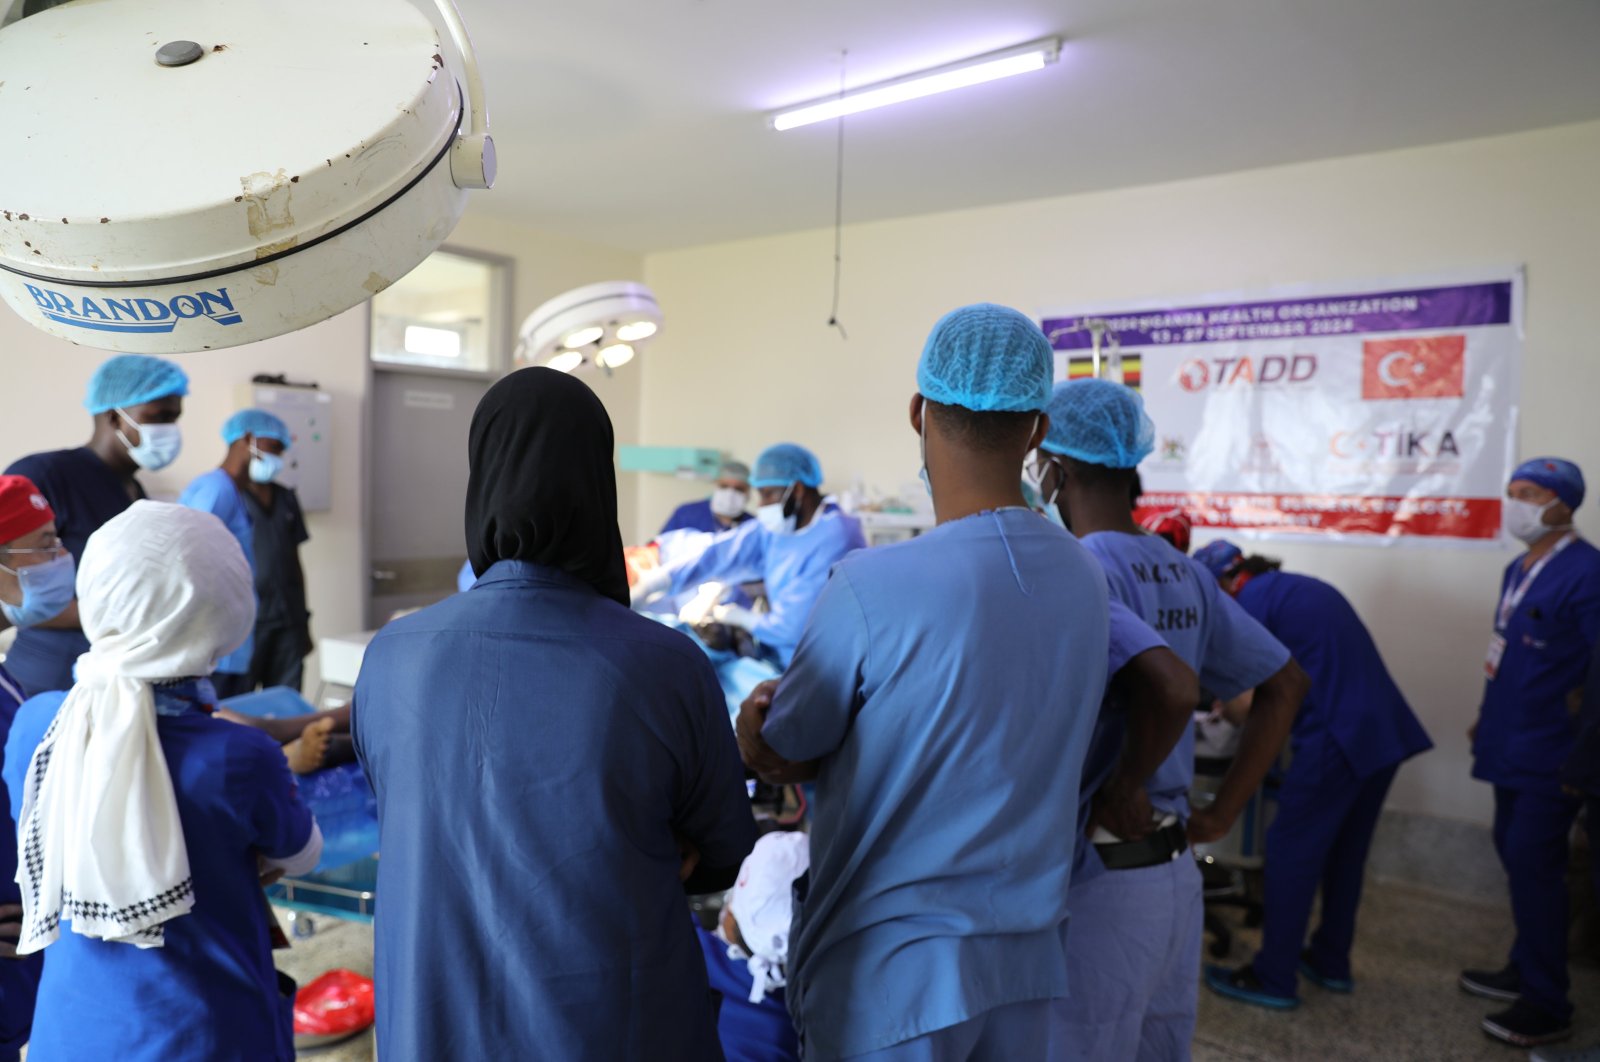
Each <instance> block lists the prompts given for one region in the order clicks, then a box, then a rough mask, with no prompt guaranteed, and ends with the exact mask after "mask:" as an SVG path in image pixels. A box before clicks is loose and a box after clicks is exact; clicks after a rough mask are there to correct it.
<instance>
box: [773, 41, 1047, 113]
mask: <svg viewBox="0 0 1600 1062" xmlns="http://www.w3.org/2000/svg"><path fill="white" fill-rule="evenodd" d="M1060 54H1061V41H1060V40H1059V39H1057V38H1054V37H1052V38H1050V39H1048V40H1042V41H1034V42H1033V43H1032V44H1024V45H1020V46H1018V47H1016V48H1007V49H1006V50H1004V51H1000V52H990V53H989V54H987V55H980V56H977V57H975V58H972V59H963V60H962V61H960V62H958V63H950V64H948V65H946V66H940V67H935V68H934V69H932V70H924V71H922V72H921V73H918V74H908V75H907V76H905V77H900V78H895V79H894V80H892V81H881V82H879V83H878V84H876V85H868V86H866V87H864V88H858V89H852V90H851V91H849V92H845V93H842V94H840V95H838V96H835V97H833V98H831V99H824V100H817V101H815V102H813V103H807V104H802V105H801V106H799V107H789V108H786V109H784V110H781V111H777V112H775V113H773V114H772V115H770V116H769V118H768V121H770V122H771V124H772V128H774V129H776V130H778V131H779V132H783V131H784V130H786V129H798V128H799V127H800V126H803V125H812V124H814V123H816V122H825V121H827V120H828V119H830V118H842V117H843V116H845V115H847V114H859V113H860V112H862V111H870V110H873V109H874V108H877V107H887V106H889V105H890V104H894V103H904V102H906V101H907V100H917V99H921V98H923V97H924V96H932V95H935V94H936V93H940V92H949V91H950V90H951V89H958V88H966V87H967V86H968V85H981V84H983V83H984V82H986V81H997V80H999V79H1000V78H1003V77H1012V76H1014V75H1016V74H1027V73H1031V72H1032V71H1034V70H1043V69H1044V68H1045V67H1046V66H1047V65H1049V64H1050V63H1053V62H1055V61H1056V59H1057V58H1058V57H1059V56H1060Z"/></svg>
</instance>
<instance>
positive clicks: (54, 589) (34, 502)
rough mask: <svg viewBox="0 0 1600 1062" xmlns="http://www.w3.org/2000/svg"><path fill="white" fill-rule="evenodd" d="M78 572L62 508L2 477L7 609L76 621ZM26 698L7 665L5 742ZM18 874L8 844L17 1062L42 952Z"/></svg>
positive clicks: (10, 1001)
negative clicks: (36, 951) (26, 951)
mask: <svg viewBox="0 0 1600 1062" xmlns="http://www.w3.org/2000/svg"><path fill="white" fill-rule="evenodd" d="M41 574H42V577H41ZM73 574H74V569H73V562H72V555H71V554H69V553H67V552H66V551H65V550H63V549H62V547H61V543H60V540H59V539H58V538H57V537H56V514H55V513H54V512H53V511H52V510H51V508H50V503H49V502H47V501H45V500H44V496H43V495H42V494H40V493H39V490H38V488H37V487H35V486H34V485H33V483H32V481H30V480H28V479H26V478H25V477H23V476H0V611H3V612H4V613H5V616H6V618H7V619H9V620H11V622H12V623H13V624H15V625H17V626H19V627H20V626H24V625H25V623H26V621H27V620H29V619H32V618H33V617H35V616H38V615H41V614H42V615H43V616H44V617H45V618H46V619H48V618H50V617H52V616H55V615H58V614H60V613H61V612H63V610H68V611H70V613H71V617H72V620H73V622H74V623H76V622H77V605H76V602H75V601H74V600H73ZM63 594H64V595H65V596H64V598H63ZM63 600H64V601H65V604H64V605H63V604H62V601H63ZM24 700H26V697H24V696H23V692H22V688H21V686H19V685H18V684H17V680H16V679H14V678H12V677H11V673H10V672H8V671H7V670H6V669H5V665H4V664H3V663H0V746H4V744H5V740H6V738H7V736H9V734H10V733H11V721H12V719H14V718H15V717H16V714H17V708H18V707H19V706H21V704H22V702H23V701H24ZM0 802H4V804H5V807H6V809H7V814H6V816H5V820H4V826H5V827H6V828H8V829H9V830H10V833H9V834H7V836H9V837H13V838H14V837H16V834H17V829H16V823H15V822H13V821H12V820H11V817H10V814H9V809H10V807H11V799H10V794H9V793H7V792H6V789H5V784H4V782H0ZM16 876H17V846H16V845H15V844H14V843H12V844H0V1062H14V1060H15V1059H16V1058H17V1056H18V1051H19V1050H20V1049H21V1047H22V1045H23V1044H25V1043H27V1041H28V1036H29V1033H30V1031H31V1029H32V1026H33V1001H34V996H35V994H36V993H37V990H38V987H39V971H40V964H41V959H40V957H39V956H37V955H31V956H28V957H27V958H24V959H19V958H18V957H17V949H16V945H17V937H18V935H19V933H20V930H21V928H22V925H21V921H20V920H21V917H22V893H21V890H20V889H19V888H18V886H17V883H16Z"/></svg>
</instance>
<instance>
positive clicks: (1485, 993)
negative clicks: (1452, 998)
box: [1456, 966, 1522, 1003]
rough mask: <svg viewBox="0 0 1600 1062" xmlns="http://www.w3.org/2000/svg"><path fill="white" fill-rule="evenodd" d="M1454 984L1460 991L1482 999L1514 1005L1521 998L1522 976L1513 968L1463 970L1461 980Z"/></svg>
mask: <svg viewBox="0 0 1600 1062" xmlns="http://www.w3.org/2000/svg"><path fill="white" fill-rule="evenodd" d="M1456 983H1457V984H1459V985H1460V986H1461V991H1463V992H1466V993H1468V994H1469V995H1474V996H1482V997H1483V998H1484V999H1498V1000H1500V1001H1501V1002H1502V1003H1515V1002H1516V1001H1517V1000H1519V999H1521V998H1522V975H1521V974H1520V973H1518V972H1517V968H1516V967H1515V966H1507V967H1506V968H1505V969H1504V970H1463V971H1462V972H1461V980H1460V981H1458V982H1456Z"/></svg>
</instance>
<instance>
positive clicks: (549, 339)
mask: <svg viewBox="0 0 1600 1062" xmlns="http://www.w3.org/2000/svg"><path fill="white" fill-rule="evenodd" d="M660 331H661V307H660V306H659V305H658V304H657V303H656V297H655V295H654V293H652V292H651V290H650V289H649V288H647V287H645V286H644V285H643V284H639V283H636V282H634V281H631V280H611V281H606V282H605V283H603V284H590V285H588V286H587V287H582V288H574V289H573V290H572V291H568V292H565V293H563V294H561V295H557V296H556V297H555V298H553V299H551V300H549V301H548V302H546V303H544V304H543V305H542V306H540V307H539V308H538V309H536V310H534V311H533V312H532V313H530V314H529V315H528V316H527V319H526V320H524V321H523V322H522V327H521V329H519V330H518V337H517V349H516V355H515V356H516V360H517V361H518V363H520V364H524V365H546V366H549V367H550V368H552V369H557V370H559V371H561V372H574V371H577V370H578V369H581V368H583V366H585V365H593V366H594V367H596V368H598V369H600V370H601V371H602V372H606V373H610V372H611V370H613V369H617V368H620V367H622V366H623V365H626V364H627V363H628V362H630V361H632V360H633V358H634V355H635V354H637V353H638V349H637V345H638V344H642V343H644V342H645V341H647V340H649V339H650V338H652V337H654V336H656V335H658V334H659V333H660Z"/></svg>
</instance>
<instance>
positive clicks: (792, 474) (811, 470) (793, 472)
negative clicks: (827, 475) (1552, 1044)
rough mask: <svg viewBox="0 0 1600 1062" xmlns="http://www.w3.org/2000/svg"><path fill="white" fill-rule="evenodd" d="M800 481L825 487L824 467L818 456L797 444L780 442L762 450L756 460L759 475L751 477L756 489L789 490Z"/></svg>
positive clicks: (752, 484)
mask: <svg viewBox="0 0 1600 1062" xmlns="http://www.w3.org/2000/svg"><path fill="white" fill-rule="evenodd" d="M796 482H798V483H803V484H804V485H806V486H808V487H812V488H816V487H820V486H822V464H821V463H820V462H819V461H818V460H817V455H816V454H814V453H812V452H811V451H810V450H807V449H806V448H805V447H804V446H796V445H795V444H794V443H779V444H778V445H776V446H769V447H767V448H766V449H765V450H763V451H761V456H760V457H758V458H756V474H755V475H753V476H751V477H750V485H751V486H752V487H755V488H756V489H758V490H759V489H761V488H762V487H787V486H788V485H789V484H791V483H796Z"/></svg>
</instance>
